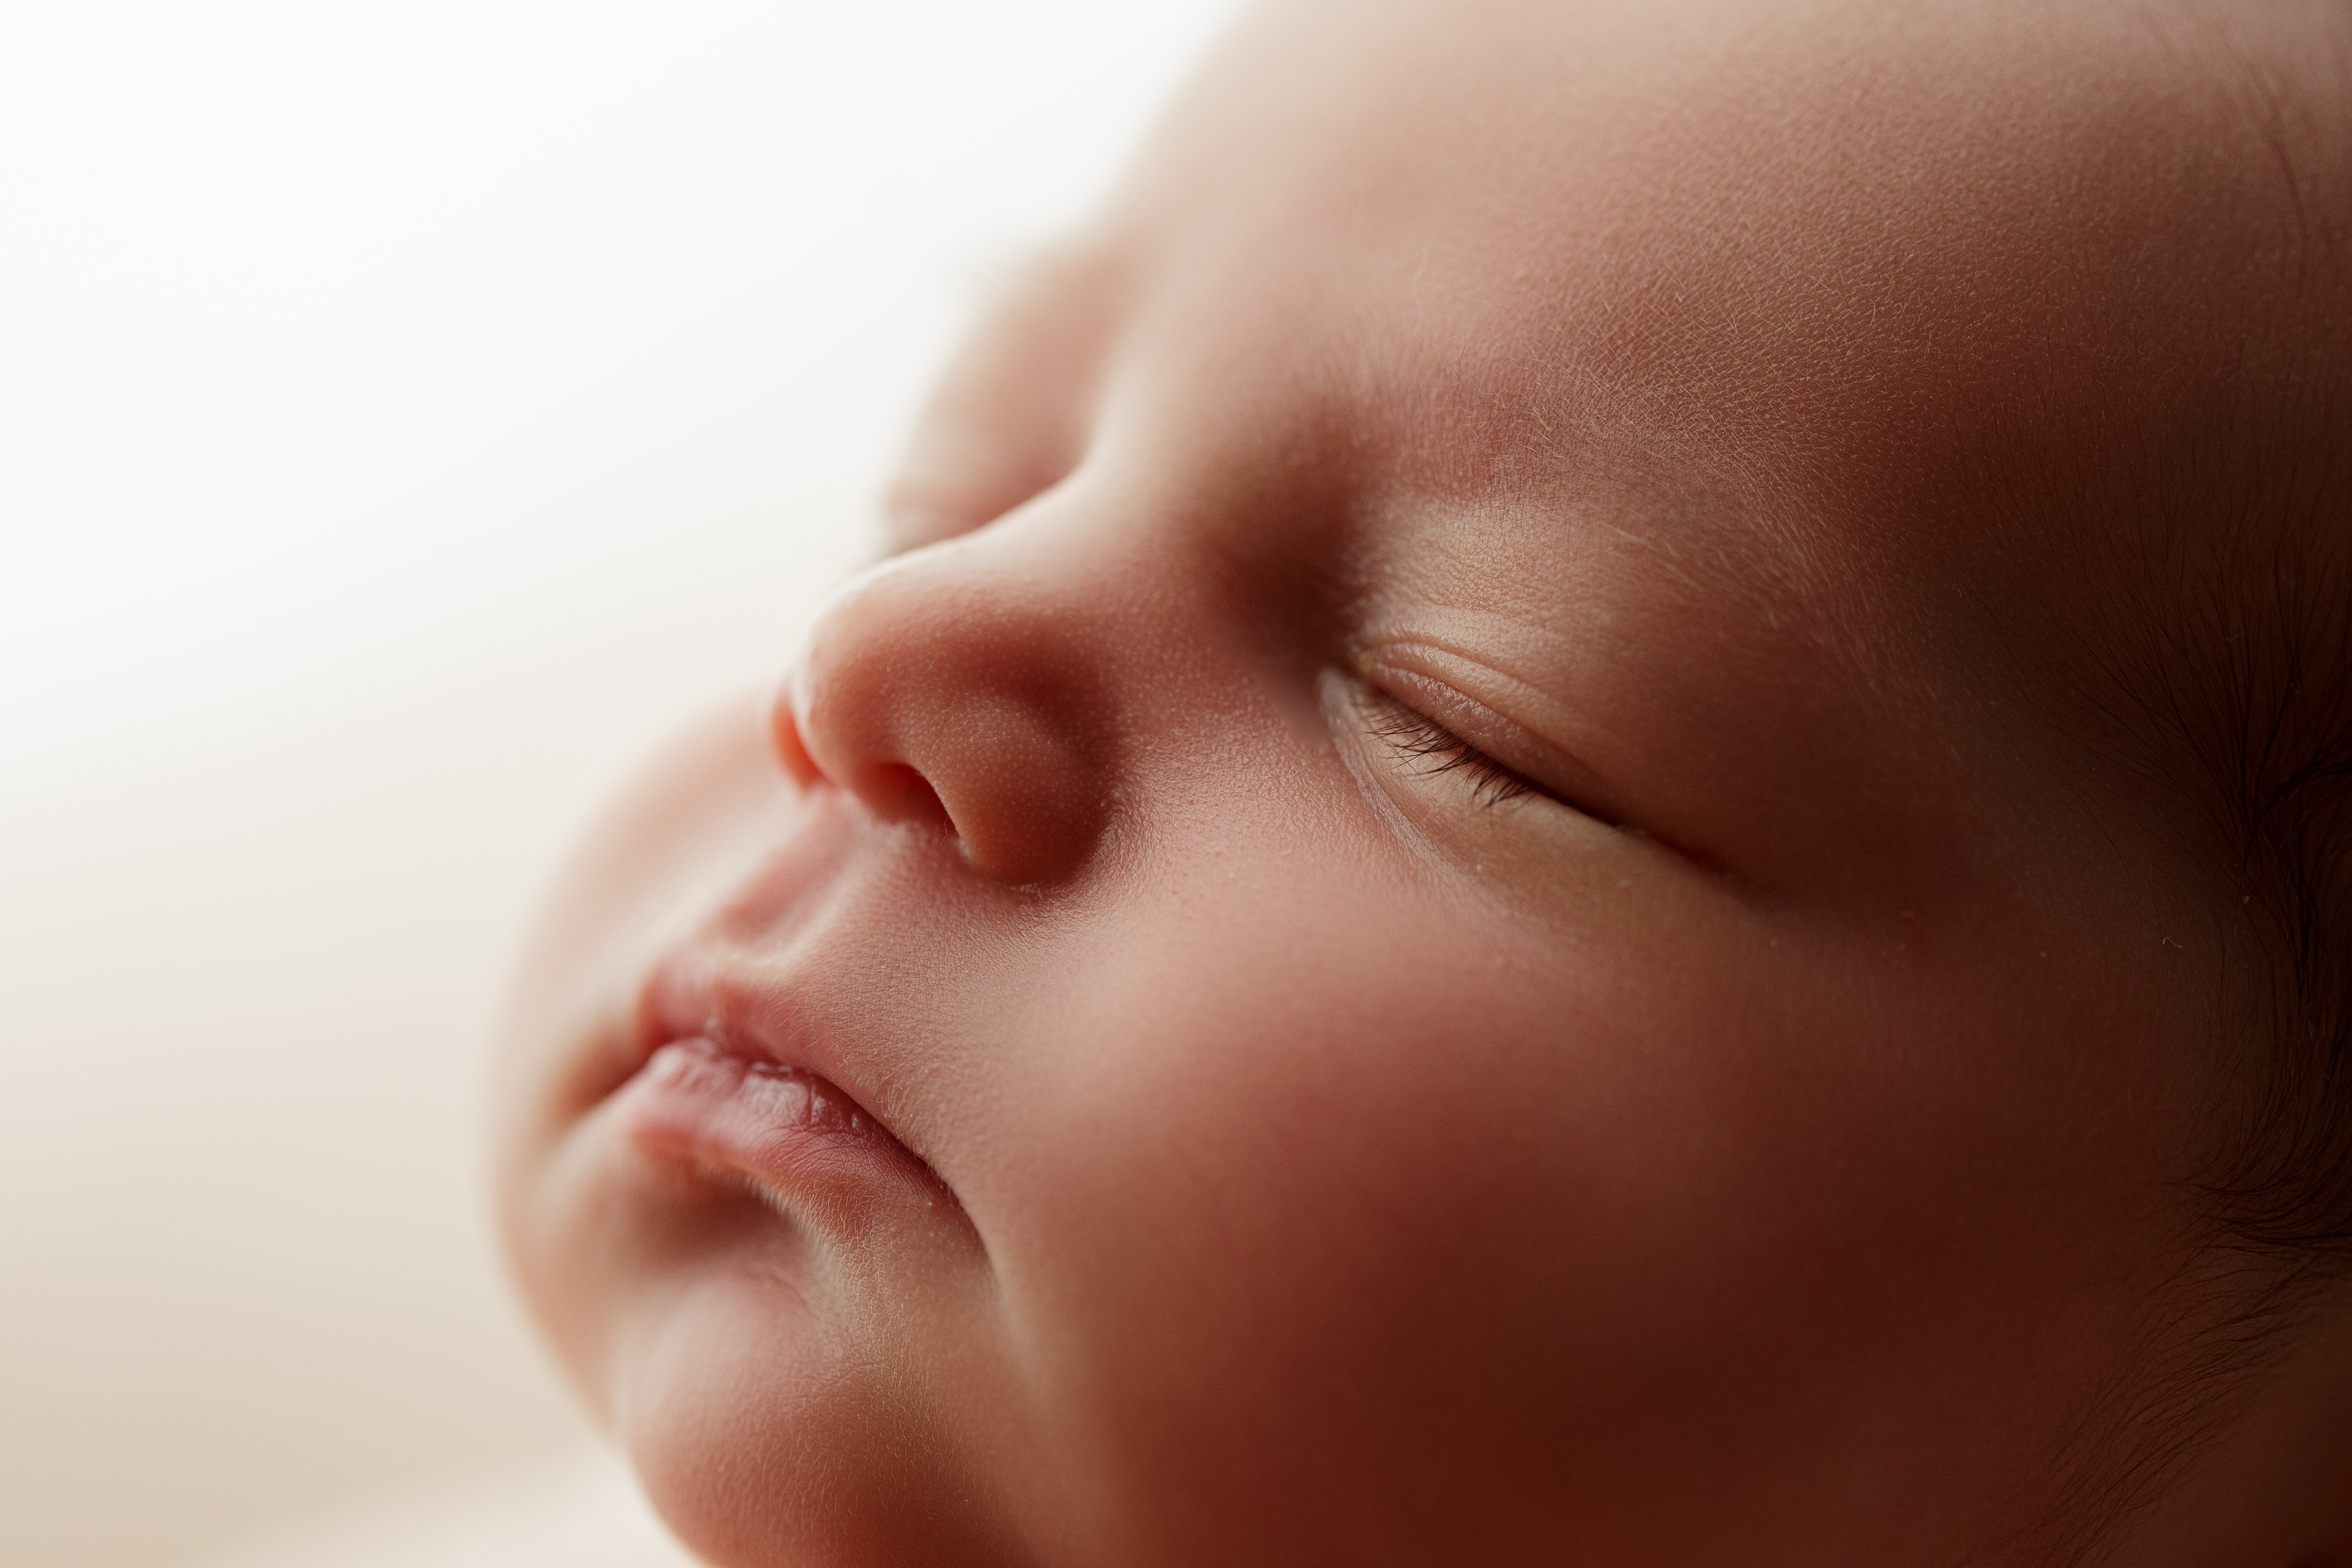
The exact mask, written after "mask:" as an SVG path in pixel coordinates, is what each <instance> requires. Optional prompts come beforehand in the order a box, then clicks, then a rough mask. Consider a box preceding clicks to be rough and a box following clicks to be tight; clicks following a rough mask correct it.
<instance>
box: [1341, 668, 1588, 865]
mask: <svg viewBox="0 0 2352 1568" xmlns="http://www.w3.org/2000/svg"><path fill="white" fill-rule="evenodd" d="M1356 668H1357V669H1358V671H1359V672H1360V674H1361V675H1362V676H1363V678H1364V679H1365V680H1366V681H1368V682H1369V683H1370V685H1371V686H1372V687H1373V688H1374V689H1376V690H1378V691H1381V692H1382V693H1384V694H1385V695H1387V696H1388V697H1389V698H1391V700H1395V701H1397V702H1400V703H1402V704H1403V705H1404V706H1405V707H1407V708H1409V709H1412V710H1414V711H1415V712H1418V713H1420V714H1422V715H1423V717H1424V718H1426V719H1428V720H1429V721H1431V722H1433V723H1434V724H1436V725H1438V726H1439V727H1440V728H1442V729H1444V730H1446V731H1451V732H1452V733H1453V734H1454V735H1456V736H1458V737H1459V738H1460V739H1461V740H1462V741H1463V742H1465V743H1467V744H1468V745H1470V746H1473V747H1475V749H1477V750H1478V751H1480V752H1484V753H1486V755H1487V756H1488V757H1491V758H1492V759H1493V760H1494V761H1495V762H1496V763H1498V764H1499V765H1500V766H1501V767H1503V768H1504V769H1505V770H1507V772H1510V773H1517V774H1518V775H1519V776H1521V777H1522V778H1525V779H1526V780H1528V782H1529V783H1530V784H1535V785H1536V786H1537V787H1538V789H1540V790H1542V791H1543V793H1544V794H1546V795H1551V796H1552V797H1553V798H1555V799H1557V800H1559V801H1560V802H1561V803H1562V804H1564V805H1569V806H1570V807H1571V808H1573V809H1575V810H1577V811H1580V812H1582V813H1583V814H1584V815H1585V816H1591V817H1594V818H1596V819H1598V820H1600V821H1602V822H1606V823H1609V824H1611V825H1612V826H1630V824H1629V823H1628V821H1627V817H1626V814H1625V810H1624V805H1623V803H1622V800H1621V799H1620V797H1619V796H1618V795H1617V793H1616V792H1615V791H1614V790H1612V789H1611V788H1610V787H1609V785H1608V784H1607V783H1606V781H1604V780H1603V779H1602V778H1601V776H1600V775H1599V774H1598V773H1594V772H1593V771H1592V770H1591V768H1590V767H1588V766H1587V765H1585V763H1582V762H1581V761H1580V760H1579V759H1578V758H1576V757H1575V756H1573V755H1572V754H1570V752H1567V751H1566V750H1564V749H1563V748H1561V747H1560V746H1559V745H1557V744H1555V743H1553V742H1550V741H1548V740H1546V739H1545V738H1544V737H1542V736H1541V735H1538V734H1537V733H1536V732H1535V731H1532V730H1530V729H1528V727H1527V726H1526V725H1524V724H1521V723H1519V722H1518V721H1516V720H1514V719H1511V718H1509V717H1507V715H1505V714H1503V713H1501V712H1498V711H1497V710H1496V709H1495V708H1494V707H1493V706H1491V705H1490V704H1489V703H1488V702H1486V701H1483V700H1480V699H1479V698H1477V697H1474V696H1472V695H1470V694H1469V693H1468V692H1465V690H1463V689H1462V688H1463V686H1465V685H1475V686H1479V687H1483V688H1485V689H1486V691H1487V692H1488V693H1489V694H1491V695H1493V696H1496V697H1498V698H1507V695H1508V692H1507V689H1508V688H1510V687H1512V686H1516V685H1517V684H1518V683H1517V682H1516V681H1513V680H1511V679H1510V678H1508V677H1507V676H1503V675H1501V674H1500V673H1499V672H1496V671H1493V670H1489V669H1486V668H1484V667H1483V666H1477V665H1475V664H1473V663H1472V662H1471V661H1470V660H1468V659H1465V658H1461V657H1460V656H1459V655H1455V654H1452V653H1449V652H1446V651H1445V650H1444V649H1440V648H1433V647H1427V646H1426V645H1423V644H1414V643H1389V644H1383V645H1381V646H1380V647H1370V648H1366V649H1364V650H1362V651H1361V652H1360V653H1359V654H1358V656H1357V658H1356ZM1449 676H1451V677H1453V678H1454V679H1447V677H1449Z"/></svg>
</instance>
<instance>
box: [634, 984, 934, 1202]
mask: <svg viewBox="0 0 2352 1568" xmlns="http://www.w3.org/2000/svg"><path fill="white" fill-rule="evenodd" d="M790 1011H791V1009H790V1007H789V1005H788V998H787V997H785V996H784V995H782V994H780V993H777V992H775V991H773V990H772V989H771V988H769V987H765V986H753V985H745V984H730V983H729V982H728V981H727V980H726V978H725V977H724V975H723V973H721V968H720V966H719V965H718V964H716V963H713V962H711V961H710V960H709V959H708V958H706V957H704V956H703V955H701V954H698V953H696V952H687V953H683V954H680V955H678V956H677V958H674V959H673V960H672V961H671V962H669V963H666V964H664V965H662V966H661V968H660V969H658V970H657V971H656V973H655V974H654V976H653V978H652V980H651V981H650V982H649V983H648V984H647V986H646V996H645V1004H644V1007H643V1009H642V1015H641V1016H642V1018H643V1037H644V1039H645V1040H646V1044H647V1045H648V1046H649V1047H651V1048H650V1049H649V1050H648V1051H647V1054H646V1058H645V1060H644V1063H643V1065H642V1066H640V1067H639V1068H638V1069H637V1071H636V1072H635V1074H634V1075H633V1076H632V1077H631V1078H630V1079H628V1080H627V1081H626V1082H625V1084H624V1085H622V1087H621V1088H620V1089H619V1091H618V1093H617V1094H616V1095H615V1096H614V1100H615V1109H616V1110H618V1112H619V1114H620V1117H621V1120H622V1122H623V1124H624V1125H625V1127H626V1128H627V1130H628V1131H629V1134H630V1135H631V1137H632V1138H633V1139H634V1141H635V1142H636V1144H637V1145H638V1147H639V1148H641V1149H643V1150H644V1151H645V1152H647V1153H650V1154H653V1155H655V1156H656V1157H657V1158H664V1159H668V1160H671V1161H676V1162H678V1163H685V1164H688V1165H690V1166H696V1167H699V1168H701V1169H703V1170H705V1171H713V1170H715V1171H718V1172H721V1173H730V1174H732V1175H734V1176H737V1177H740V1178H748V1179H749V1180H751V1182H752V1183H754V1184H757V1185H758V1186H760V1187H761V1188H762V1189H764V1190H765V1191H766V1192H767V1193H769V1194H771V1195H772V1196H774V1197H776V1198H779V1199H781V1200H782V1201H783V1202H784V1203H785V1204H786V1205H787V1206H790V1205H792V1204H793V1202H794V1201H795V1200H797V1199H817V1198H824V1199H839V1198H842V1197H845V1196H847V1195H849V1194H850V1193H851V1192H853V1191H855V1190H856V1189H859V1188H863V1187H870V1186H871V1185H873V1184H877V1183H882V1184H898V1183H913V1184H918V1185H919V1186H922V1187H924V1188H926V1189H928V1192H929V1194H939V1193H943V1192H944V1190H945V1189H944V1187H943V1185H942V1184H941V1183H940V1180H939V1178H938V1176H937V1175H935V1174H934V1173H932V1171H931V1170H930V1167H929V1166H928V1165H926V1164H925V1163H923V1162H922V1161H921V1160H919V1159H918V1158H917V1157H916V1156H915V1155H914V1154H913V1153H912V1152H910V1151H908V1148H907V1147H906V1145H905V1144H903V1143H901V1142H899V1141H898V1138H897V1137H896V1136H894V1135H893V1134H892V1132H891V1131H890V1130H889V1129H888V1128H887V1127H886V1126H885V1125H884V1124H883V1123H882V1122H881V1121H880V1120H879V1119H878V1118H877V1117H876V1116H875V1115H874V1114H873V1113H872V1112H871V1111H870V1110H867V1108H866V1106H865V1105H864V1104H862V1103H861V1102H860V1101H859V1100H858V1099H857V1098H856V1096H854V1095H852V1094H850V1093H848V1092H846V1091H845V1090H844V1089H842V1088H841V1087H840V1085H839V1084H837V1083H836V1082H835V1080H834V1079H832V1078H830V1077H828V1076H827V1075H826V1074H825V1073H824V1072H823V1071H820V1070H818V1064H819V1063H820V1062H823V1063H824V1064H825V1065H830V1058H831V1052H830V1051H829V1050H828V1049H827V1048H826V1042H825V1041H824V1037H823V1036H822V1034H821V1033H820V1032H818V1031H815V1030H814V1029H813V1028H810V1027H809V1026H806V1025H805V1024H795V1023H793V1021H792V1020H791V1019H790V1018H789V1017H788V1016H787V1015H788V1014H789V1013H790ZM688 1019H692V1020H694V1022H693V1023H692V1024H691V1025H688V1023H687V1022H686V1020H688Z"/></svg>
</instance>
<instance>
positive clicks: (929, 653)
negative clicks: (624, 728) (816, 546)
mask: <svg viewBox="0 0 2352 1568" xmlns="http://www.w3.org/2000/svg"><path fill="white" fill-rule="evenodd" d="M934 550H935V551H936V552H937V556H938V558H936V559H932V560H929V561H925V560H921V559H919V558H916V557H908V558H902V560H901V561H900V562H898V563H890V564H888V565H886V566H884V567H882V568H878V569H877V570H876V571H875V572H873V573H870V574H867V575H866V577H863V578H860V579H858V580H857V581H856V582H854V583H853V584H850V585H848V586H847V587H846V588H845V590H844V591H843V592H842V593H841V594H840V595H836V596H835V599H834V601H833V602H832V603H831V604H830V605H827V606H826V608H825V609H824V611H823V612H821V613H820V615H819V616H818V618H817V621H816V624H815V626H814V628H813V630H812V633H811V635H810V637H809V640H808V642H807V644H806V645H805V647H804V648H803V653H802V656H801V658H800V660H799V662H798V665H797V667H796V668H795V670H794V672H793V679H791V681H789V682H788V683H787V685H786V688H785V690H784V692H783V693H782V696H781V697H780V698H779V700H778V702H777V707H776V713H775V721H774V725H773V730H774V734H775V748H776V752H777V756H778V758H779V760H780V762H781V763H782V766H783V767H784V768H785V770H786V771H787V772H788V773H792V774H793V776H794V777H795V778H797V779H799V780H801V781H802V782H803V784H808V783H814V782H815V781H816V780H818V779H824V780H826V781H829V782H831V783H832V784H835V785H838V786H839V787H841V788H842V789H845V790H846V791H848V792H849V793H851V794H852V795H856V797H857V798H858V799H859V800H860V801H861V802H862V803H864V805H866V809H867V810H868V811H870V812H872V813H873V815H874V816H876V817H877V818H879V819H881V820H884V821H887V822H893V823H903V824H916V825H919V824H923V823H932V824H937V825H939V826H940V827H941V828H942V829H943V830H945V831H948V832H951V833H952V834H953V836H954V837H955V838H956V840H957V841H958V843H959V844H960V845H961V848H962V851H963V854H964V857H965V858H966V859H967V860H968V861H970V863H971V865H972V866H973V867H974V868H977V869H978V870H980V871H981V872H982V873H983V874H985V875H987V876H989V877H991V878H993V879H996V880H999V881H1002V882H1006V883H1013V884H1027V883H1035V882H1045V881H1051V880H1055V879H1060V878H1063V877H1065V876H1066V875H1068V874H1069V873H1070V872H1071V871H1072V870H1073V869H1074V868H1076V867H1077V866H1078V865H1079V864H1081V863H1082V862H1084V861H1085V860H1086V859H1087V857H1088V856H1089V855H1090V854H1091V853H1092V851H1093V849H1094V848H1095V847H1096V845H1097V842H1098V841H1099V839H1100V838H1101V836H1102V833H1103V831H1104V827H1105V825H1106V816H1107V809H1108V800H1109V797H1110V790H1109V787H1108V775H1109V767H1110V763H1111V759H1110V758H1109V757H1108V755H1107V752H1108V735H1109V731H1110V725H1109V724H1108V714H1107V712H1106V710H1105V706H1104V702H1103V699H1102V693H1101V681H1100V679H1099V671H1098V669H1097V665H1096V661H1094V660H1092V659H1089V658H1087V657H1085V653H1086V650H1085V649H1084V647H1081V646H1080V644H1081V643H1082V642H1083V641H1084V638H1085V626H1084V625H1083V621H1084V617H1083V616H1075V615H1071V614H1066V613H1064V612H1063V610H1062V607H1061V606H1057V605H1055V604H1054V603H1052V602H1051V601H1050V600H1049V599H1045V598H1044V596H1043V595H1038V594H1036V593H1034V591H1033V592H1031V593H1029V594H1025V595H1024V594H1023V593H1022V592H1020V591H1019V589H1018V586H1017V585H1013V584H1006V583H1004V582H1003V581H1001V580H992V579H991V577H990V576H989V575H988V574H985V573H984V572H975V571H973V570H971V561H970V556H971V553H972V552H971V551H970V549H969V548H968V547H961V546H956V545H945V546H938V547H934ZM919 554H920V555H924V556H930V555H933V554H934V552H930V551H927V552H919Z"/></svg>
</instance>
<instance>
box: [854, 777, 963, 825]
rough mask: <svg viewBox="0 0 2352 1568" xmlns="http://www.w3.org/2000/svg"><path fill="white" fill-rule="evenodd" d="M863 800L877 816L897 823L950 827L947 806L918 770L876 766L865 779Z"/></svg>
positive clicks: (862, 792)
mask: <svg viewBox="0 0 2352 1568" xmlns="http://www.w3.org/2000/svg"><path fill="white" fill-rule="evenodd" d="M859 793H861V794H863V795H865V796H866V803H867V804H868V805H871V806H872V807H873V808H874V810H875V813H876V815H877V816H887V817H888V818H890V819H892V820H893V821H898V822H936V823H940V824H941V825H943V826H944V825H948V824H949V821H950V819H949V816H948V808H947V805H946V803H944V802H943V801H941V800H940V792H939V791H937V790H935V789H933V788H932V787H931V781H930V780H929V779H927V778H925V777H924V776H923V775H922V773H921V772H920V770H919V769H916V768H911V767H908V765H907V764H906V763H877V764H875V766H874V768H873V770H872V772H870V773H868V774H867V775H866V788H865V789H864V790H862V791H860V792H859Z"/></svg>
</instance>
